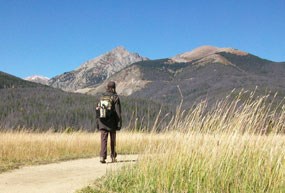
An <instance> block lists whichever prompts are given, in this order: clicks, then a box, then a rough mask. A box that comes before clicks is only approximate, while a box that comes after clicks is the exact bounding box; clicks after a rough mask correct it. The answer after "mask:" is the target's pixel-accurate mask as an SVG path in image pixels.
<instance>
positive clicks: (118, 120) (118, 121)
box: [115, 97, 122, 130]
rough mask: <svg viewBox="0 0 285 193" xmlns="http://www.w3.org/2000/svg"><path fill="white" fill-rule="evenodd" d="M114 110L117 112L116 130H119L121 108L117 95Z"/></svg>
mask: <svg viewBox="0 0 285 193" xmlns="http://www.w3.org/2000/svg"><path fill="white" fill-rule="evenodd" d="M115 110H116V114H117V116H116V117H117V130H120V129H121V128H122V109H121V101H120V98H119V97H118V98H117V100H116V101H115Z"/></svg>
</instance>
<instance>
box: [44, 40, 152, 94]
mask: <svg viewBox="0 0 285 193" xmlns="http://www.w3.org/2000/svg"><path fill="white" fill-rule="evenodd" d="M146 60H148V59H147V58H145V57H142V56H140V55H139V54H137V53H130V52H129V51H127V50H126V49H125V48H124V47H121V46H120V47H117V48H115V49H113V50H112V51H110V52H108V53H105V54H103V55H101V56H99V57H97V58H95V59H92V60H89V61H87V62H85V63H84V64H82V65H81V66H80V67H79V68H77V69H75V70H73V71H71V72H66V73H64V74H61V75H58V76H56V77H54V78H52V79H50V80H49V85H50V86H52V87H55V88H60V89H62V90H65V91H72V92H86V91H88V90H89V89H90V88H92V87H96V86H97V85H99V84H100V83H102V82H103V81H104V80H106V79H107V78H109V77H110V76H112V75H113V74H115V73H116V72H119V71H120V70H122V69H124V68H126V67H127V66H129V65H131V64H132V63H135V62H139V61H146Z"/></svg>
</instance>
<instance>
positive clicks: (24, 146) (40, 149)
mask: <svg viewBox="0 0 285 193" xmlns="http://www.w3.org/2000/svg"><path fill="white" fill-rule="evenodd" d="M156 140H159V139H152V135H148V134H143V133H141V134H140V133H133V132H122V131H120V132H118V134H117V151H118V153H119V154H137V153H141V152H142V151H143V150H144V149H145V145H147V144H149V143H150V142H151V143H155V142H154V141H156ZM108 146H109V145H108ZM99 152H100V133H99V132H96V133H85V132H75V133H69V134H67V133H29V132H2V133H0V172H3V171H7V170H9V169H14V168H17V167H19V166H23V165H32V164H41V163H50V162H56V161H62V160H70V159H76V158H87V157H94V156H99ZM109 153H110V151H109Z"/></svg>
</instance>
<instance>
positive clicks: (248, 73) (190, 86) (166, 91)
mask: <svg viewBox="0 0 285 193" xmlns="http://www.w3.org/2000/svg"><path fill="white" fill-rule="evenodd" d="M284 75H285V63H279V62H273V61H269V60H266V59H262V58H260V57H257V56H255V55H252V54H250V53H247V52H243V51H240V50H237V49H233V48H217V47H212V46H203V47H199V48H197V49H195V50H193V51H190V52H185V53H182V54H178V55H176V56H174V57H171V58H166V59H159V60H147V61H140V62H137V63H134V64H132V65H131V66H128V67H126V68H125V69H123V70H121V71H120V72H118V73H116V74H114V75H113V76H111V77H110V78H109V79H107V80H106V81H105V82H103V83H102V84H101V85H99V86H97V87H96V88H93V89H91V90H89V92H88V93H89V94H95V93H98V92H102V91H103V90H104V88H105V85H106V84H107V82H108V81H109V80H114V81H116V82H117V85H118V86H117V92H118V93H119V94H121V95H126V96H131V97H136V98H145V99H150V100H154V101H157V102H161V103H164V104H172V105H177V104H179V102H180V100H181V96H180V92H179V89H178V87H177V86H178V85H179V88H180V89H181V92H182V94H183V100H184V106H185V107H189V106H191V105H192V104H193V103H194V102H198V101H201V100H203V99H206V98H207V99H208V101H209V102H210V103H214V102H215V101H216V100H218V99H221V98H224V97H225V96H226V95H227V94H229V93H230V92H231V91H232V90H233V89H236V90H237V91H236V92H238V91H239V90H240V89H242V88H244V89H246V90H254V89H255V88H256V87H258V90H257V92H259V93H260V94H261V93H262V94H264V93H266V91H272V92H277V91H278V92H279V96H280V99H281V98H283V97H284V95H285V84H284V82H285V76H284Z"/></svg>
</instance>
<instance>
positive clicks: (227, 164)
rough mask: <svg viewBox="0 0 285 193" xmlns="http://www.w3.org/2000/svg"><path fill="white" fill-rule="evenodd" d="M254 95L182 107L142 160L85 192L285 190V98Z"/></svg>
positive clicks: (86, 189)
mask: <svg viewBox="0 0 285 193" xmlns="http://www.w3.org/2000/svg"><path fill="white" fill-rule="evenodd" d="M244 94H246V96H247V99H246V100H243V101H242V100H241V98H242V97H244ZM253 96H254V93H240V94H239V95H237V96H236V97H235V99H234V100H232V98H231V99H230V97H227V98H226V99H225V100H223V101H221V102H218V103H217V104H216V106H214V107H213V108H212V109H207V105H206V103H205V102H202V103H200V104H198V105H196V106H195V107H193V108H192V109H191V110H190V111H189V112H183V111H181V108H178V109H177V114H176V117H174V118H173V119H172V121H171V123H170V124H169V126H168V127H167V128H165V131H163V132H161V133H159V134H156V136H157V137H159V138H160V139H163V140H162V142H161V143H159V144H155V145H154V144H152V143H149V144H150V145H146V147H145V152H144V154H142V155H141V156H140V158H139V162H138V164H136V165H135V166H132V167H126V168H124V169H122V170H121V171H119V172H118V173H109V174H108V175H107V176H106V177H104V178H102V179H101V180H100V181H96V183H95V184H94V186H91V187H88V188H85V189H83V190H81V191H80V192H82V193H87V192H88V193H92V192H132V193H133V192H202V193H204V192H237V193H238V192H246V193H247V192H285V136H284V131H285V112H284V110H285V108H284V101H281V102H280V103H274V101H271V102H270V101H268V100H269V95H267V96H261V97H253Z"/></svg>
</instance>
